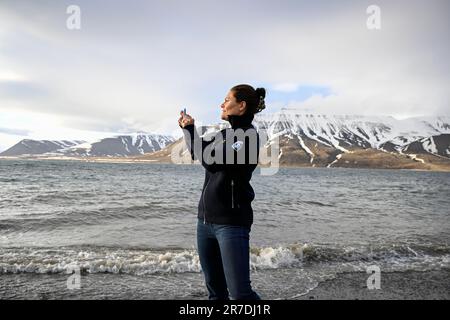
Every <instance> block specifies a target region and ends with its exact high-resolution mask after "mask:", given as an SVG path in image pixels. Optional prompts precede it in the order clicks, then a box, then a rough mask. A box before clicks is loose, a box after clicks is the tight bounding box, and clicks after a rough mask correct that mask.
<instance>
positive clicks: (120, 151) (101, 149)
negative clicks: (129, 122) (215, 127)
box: [0, 133, 175, 157]
mask: <svg viewBox="0 0 450 320" xmlns="http://www.w3.org/2000/svg"><path fill="white" fill-rule="evenodd" d="M174 140H175V139H174V138H173V137H172V136H169V135H160V134H146V133H134V134H128V135H119V136H115V137H110V138H104V139H101V140H99V141H95V142H91V143H89V142H86V141H73V142H71V143H69V142H68V141H51V142H52V145H51V146H52V148H50V147H48V148H44V147H42V145H48V144H49V141H37V140H22V141H20V142H19V143H17V144H16V145H14V146H13V147H11V148H9V149H8V150H6V151H4V152H2V153H0V156H24V155H44V156H50V155H58V156H83V157H91V156H92V157H112V156H117V157H125V156H135V155H142V154H144V153H148V152H154V151H158V150H161V149H162V148H165V147H166V146H167V145H168V144H170V143H172V142H173V141H174ZM24 146H28V148H26V147H24Z"/></svg>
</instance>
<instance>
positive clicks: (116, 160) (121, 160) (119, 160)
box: [0, 157, 450, 172]
mask: <svg viewBox="0 0 450 320" xmlns="http://www.w3.org/2000/svg"><path fill="white" fill-rule="evenodd" d="M0 160H6V161H17V160H24V161H55V160H56V161H78V162H91V163H123V164H136V163H148V164H175V165H200V163H198V162H195V163H173V162H167V161H160V160H157V159H136V158H102V157H92V158H79V157H35V158H32V157H27V158H21V157H0ZM258 167H260V168H268V166H261V165H260V164H259V165H258ZM279 167H280V168H293V169H356V170H358V169H376V170H404V171H424V172H450V168H448V169H447V168H439V169H423V168H389V167H363V166H361V167H355V166H353V167H351V166H348V167H345V166H333V167H323V166H315V167H312V166H302V165H296V164H280V165H279Z"/></svg>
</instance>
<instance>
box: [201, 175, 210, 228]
mask: <svg viewBox="0 0 450 320" xmlns="http://www.w3.org/2000/svg"><path fill="white" fill-rule="evenodd" d="M208 184H209V180H208V182H207V183H206V186H205V189H203V194H202V200H203V224H206V204H205V191H206V188H208Z"/></svg>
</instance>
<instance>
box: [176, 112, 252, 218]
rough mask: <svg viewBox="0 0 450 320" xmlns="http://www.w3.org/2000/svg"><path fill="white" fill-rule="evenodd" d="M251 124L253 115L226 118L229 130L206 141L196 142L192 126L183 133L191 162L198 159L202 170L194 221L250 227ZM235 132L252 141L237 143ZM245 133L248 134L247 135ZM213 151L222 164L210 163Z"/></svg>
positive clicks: (199, 139) (246, 140)
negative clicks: (196, 216)
mask: <svg viewBox="0 0 450 320" xmlns="http://www.w3.org/2000/svg"><path fill="white" fill-rule="evenodd" d="M252 120H253V115H243V116H229V120H228V121H229V122H230V124H231V129H230V128H226V129H223V130H221V131H220V132H218V133H217V134H216V136H215V137H214V139H212V140H210V141H205V140H206V139H203V138H200V137H199V136H198V134H197V130H196V128H195V126H194V125H188V126H186V127H185V128H184V129H185V130H183V132H184V137H185V142H186V145H187V147H188V149H189V151H190V153H191V157H192V159H193V160H195V159H198V160H200V159H201V163H202V165H203V167H204V168H205V169H206V170H205V181H204V183H203V190H202V195H201V197H200V201H199V203H198V217H199V218H200V219H202V220H203V221H204V222H209V223H215V224H227V225H239V226H246V227H250V226H251V225H252V223H253V209H252V206H251V202H252V201H253V199H254V198H255V193H254V191H253V188H252V186H251V185H250V179H251V177H252V173H253V171H254V170H255V168H256V166H257V164H258V157H259V136H258V134H257V133H256V130H255V128H254V127H253V125H252ZM237 129H242V130H243V131H241V132H244V133H246V132H247V133H248V134H249V135H250V133H251V134H254V135H253V138H250V137H244V139H243V141H242V140H238V137H236V136H232V134H233V130H235V131H234V132H236V130H237ZM249 129H252V130H250V131H247V130H249ZM227 136H228V140H227ZM230 140H232V141H230ZM230 148H231V149H230ZM208 150H209V151H208ZM215 150H222V155H223V159H224V160H223V161H222V163H220V161H217V162H219V163H217V162H213V163H212V161H211V159H212V158H210V157H209V156H208V155H211V157H214V156H215V155H216V152H215ZM205 151H206V152H205ZM227 152H230V155H231V154H233V156H234V162H232V161H226V160H227V159H226V156H225V155H226V153H227ZM244 155H245V161H243V159H244V158H243V157H244ZM240 157H242V158H240ZM230 158H231V157H230ZM230 158H229V159H230ZM221 159H222V158H221Z"/></svg>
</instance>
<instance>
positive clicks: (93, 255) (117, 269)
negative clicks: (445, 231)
mask: <svg viewBox="0 0 450 320" xmlns="http://www.w3.org/2000/svg"><path fill="white" fill-rule="evenodd" d="M374 264H375V265H379V266H380V267H382V269H383V270H384V271H407V270H415V271H425V270H430V269H440V268H449V267H450V247H449V246H445V245H442V246H413V247H411V246H410V245H390V246H380V247H375V248H372V247H340V248H339V247H330V246H315V245H311V244H298V243H296V244H291V245H285V246H273V247H272V246H270V247H252V248H251V249H250V265H251V268H252V269H253V270H262V269H280V268H318V267H321V266H324V265H328V266H331V267H332V269H335V270H336V272H344V271H364V270H365V268H366V267H367V266H368V265H374ZM74 268H79V270H80V272H82V273H112V274H119V273H125V274H133V275H146V274H157V273H184V272H200V271H201V267H200V262H199V257H198V254H197V251H196V250H195V249H180V248H178V249H177V248H171V249H169V250H161V249H118V248H105V247H89V248H55V249H49V248H8V249H6V248H5V249H0V274H9V273H36V274H52V273H71V272H72V271H73V270H74Z"/></svg>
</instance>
